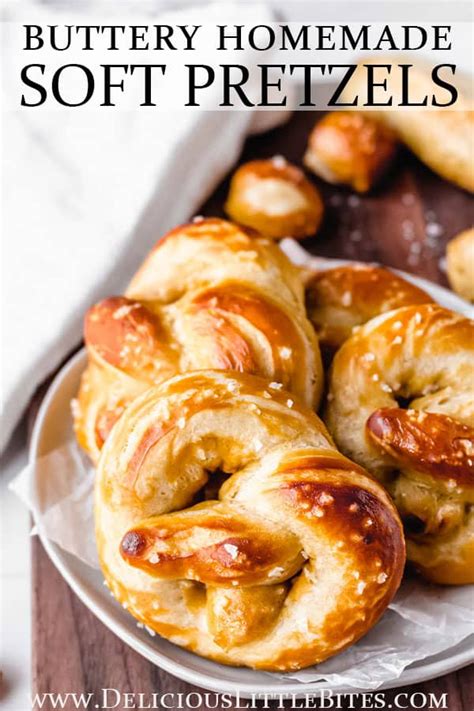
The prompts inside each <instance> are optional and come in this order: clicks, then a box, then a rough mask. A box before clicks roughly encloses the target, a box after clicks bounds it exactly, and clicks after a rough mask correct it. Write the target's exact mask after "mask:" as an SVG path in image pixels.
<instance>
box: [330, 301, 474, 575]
mask: <svg viewBox="0 0 474 711" xmlns="http://www.w3.org/2000/svg"><path fill="white" fill-rule="evenodd" d="M406 408H407V409H406ZM325 420H326V422H327V424H328V427H329V430H330V431H331V433H332V434H333V436H334V439H335V441H336V444H337V445H338V447H339V448H340V449H341V451H342V452H344V454H346V455H347V456H349V457H351V458H352V459H354V461H356V462H358V463H359V464H361V465H362V466H364V467H366V468H367V469H368V470H369V472H371V473H372V474H373V475H375V476H376V477H377V479H379V480H380V481H381V482H383V483H384V484H385V485H386V486H387V488H388V490H389V491H390V493H391V494H392V496H393V497H394V500H395V503H396V505H397V507H398V509H399V511H400V513H401V515H402V520H404V523H405V528H406V534H407V539H408V541H407V555H408V559H409V560H411V561H413V563H414V564H415V566H416V567H417V568H418V569H419V570H420V571H421V572H422V573H423V574H424V575H425V576H426V577H427V578H429V579H430V580H433V581H434V582H439V583H446V584H458V583H468V582H474V429H473V427H474V323H473V322H472V321H470V320H469V319H467V318H465V317H463V316H460V315H458V314H455V313H453V312H451V311H448V310H447V309H444V308H442V307H440V306H437V305H434V304H432V305H420V306H407V307H405V308H401V309H396V310H395V311H391V312H389V313H387V314H384V315H382V316H379V317H377V318H375V319H373V320H372V321H369V322H368V323H367V324H365V326H362V328H361V329H360V330H358V331H357V333H356V334H354V335H353V336H352V337H351V338H350V339H349V340H347V341H346V342H345V343H344V345H343V346H342V347H341V349H340V350H339V351H338V352H337V353H336V356H335V358H334V361H333V364H332V369H331V375H330V384H329V395H328V405H327V411H326V416H325Z"/></svg>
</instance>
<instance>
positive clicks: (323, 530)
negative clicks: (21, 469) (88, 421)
mask: <svg viewBox="0 0 474 711" xmlns="http://www.w3.org/2000/svg"><path fill="white" fill-rule="evenodd" d="M219 472H220V475H219ZM219 476H220V477H221V478H222V477H223V476H228V477H229V478H228V479H227V480H226V481H225V483H224V484H223V485H222V486H221V487H220V490H219V491H218V497H216V496H215V494H213V495H212V494H211V495H212V496H213V498H211V499H207V497H206V492H207V490H208V489H209V488H210V489H211V490H212V489H214V490H215V488H216V486H215V483H214V484H213V479H214V478H215V477H217V478H219ZM217 489H219V486H217ZM203 498H204V501H202V499H203ZM200 499H201V503H198V504H196V503H195V502H196V500H200ZM206 499H207V500H206ZM95 520H96V532H97V547H98V552H99V558H100V562H101V566H102V570H103V572H104V575H105V579H106V581H107V584H108V586H109V588H110V590H111V592H112V594H113V595H114V596H115V597H116V599H117V600H118V601H119V602H120V603H121V604H122V605H123V606H124V607H125V608H126V609H127V610H128V611H129V612H130V613H131V614H132V615H134V616H135V617H136V618H137V619H138V620H139V622H140V623H142V624H144V625H146V626H147V627H148V628H149V629H150V630H152V631H155V632H157V633H158V634H160V635H162V636H163V637H166V638H167V639H169V640H171V641H172V642H174V643H175V644H179V645H181V646H183V647H186V648H187V649H189V650H191V651H193V652H196V653H197V654H200V655H202V656H204V657H208V658H209V659H213V660H215V661H218V662H222V663H224V664H231V665H235V666H249V667H253V668H256V669H266V670H279V671H288V670H292V669H293V670H294V669H299V668H301V667H305V666H309V665H311V664H315V663H318V662H321V661H323V660H324V659H326V658H328V657H330V656H332V655H333V654H336V653H337V652H340V651H342V650H343V649H345V648H346V647H348V646H349V645H350V644H352V643H354V642H355V641H356V640H357V639H359V638H360V637H361V636H362V635H364V634H365V633H366V632H367V631H368V630H369V629H370V628H371V627H372V626H373V625H374V624H375V622H376V621H377V619H378V618H379V617H380V615H381V614H382V613H383V611H384V610H385V609H386V607H387V605H388V603H389V602H390V600H391V599H392V597H393V595H394V593H395V591H396V590H397V588H398V585H399V583H400V579H401V576H402V572H403V566H404V559H405V556H404V541H403V535H402V528H401V523H400V521H399V518H398V515H397V513H396V509H395V508H394V506H393V504H392V503H391V501H390V498H389V497H388V496H387V494H386V493H385V491H384V489H383V487H381V486H380V484H378V483H377V482H376V481H374V480H373V479H372V478H370V477H369V476H368V475H367V474H366V473H365V472H364V471H363V470H362V469H361V468H360V467H358V466H357V465H356V464H353V463H352V462H350V461H349V460H348V459H346V458H345V457H343V456H342V455H341V454H340V453H339V452H338V451H337V450H336V448H335V447H334V445H333V443H332V441H331V438H330V436H329V434H328V433H327V431H326V428H325V427H324V425H323V424H322V422H321V420H319V418H318V417H317V416H316V415H315V414H314V413H313V412H312V411H310V410H309V409H306V408H305V407H303V406H302V405H301V404H300V403H298V402H297V401H296V399H293V396H292V395H290V393H288V392H285V391H284V390H282V389H281V388H280V387H279V385H278V384H277V383H269V382H268V381H266V380H263V379H260V378H256V377H255V376H249V375H246V374H241V373H229V372H223V371H202V372H199V373H188V374H184V375H180V376H177V377H175V378H172V379H171V380H168V381H166V382H165V383H163V384H161V385H159V386H157V387H155V388H151V389H149V390H148V391H147V392H146V393H145V394H144V395H142V396H141V397H139V398H138V399H136V400H135V401H134V402H133V403H132V404H131V405H130V406H129V407H128V408H127V410H126V411H125V412H124V414H123V415H122V417H121V418H120V420H119V421H118V422H117V424H116V425H115V427H114V428H113V430H112V432H111V434H110V436H109V438H108V439H107V442H106V444H105V446H104V449H103V451H102V455H101V458H100V462H99V467H98V472H97V479H96V505H95Z"/></svg>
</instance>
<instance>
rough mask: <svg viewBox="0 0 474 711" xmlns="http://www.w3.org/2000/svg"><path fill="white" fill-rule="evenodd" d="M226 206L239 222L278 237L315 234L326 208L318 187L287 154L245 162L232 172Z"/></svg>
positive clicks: (228, 211)
mask: <svg viewBox="0 0 474 711" xmlns="http://www.w3.org/2000/svg"><path fill="white" fill-rule="evenodd" d="M225 210H226V212H227V214H228V215H229V216H230V217H231V218H232V219H233V220H235V221H236V222H239V223H240V224H242V225H247V226H248V227H253V228H254V229H256V230H258V231H259V232H260V233H261V234H263V235H265V236H267V237H271V238H274V239H281V238H283V237H289V236H291V237H294V238H295V239H300V238H303V237H309V236H311V235H314V234H315V233H316V232H317V230H318V228H319V225H320V224H321V220H322V218H323V212H324V208H323V201H322V199H321V196H320V194H319V192H318V190H317V189H316V187H315V186H314V185H313V184H312V183H311V182H310V181H309V180H308V179H307V178H306V176H305V174H304V173H303V171H302V170H300V169H299V168H297V167H296V166H295V165H292V164H291V163H288V161H286V160H285V158H283V156H275V157H274V158H271V159H269V160H253V161H250V163H245V164H244V165H241V166H240V167H239V168H238V169H237V170H236V171H235V173H234V175H233V176H232V180H231V183H230V190H229V195H228V197H227V202H226V204H225Z"/></svg>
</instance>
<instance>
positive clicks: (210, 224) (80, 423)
mask: <svg viewBox="0 0 474 711" xmlns="http://www.w3.org/2000/svg"><path fill="white" fill-rule="evenodd" d="M84 333H85V342H86V347H87V352H88V359H89V361H88V366H87V370H86V371H85V373H84V375H83V378H82V381H81V387H80V391H79V394H78V399H77V401H76V403H75V408H74V410H75V430H76V434H77V437H78V440H79V442H80V444H81V445H82V446H83V447H84V448H85V449H86V451H87V452H88V453H89V454H90V456H91V458H92V459H93V460H94V461H97V459H98V456H99V453H100V449H101V447H102V445H103V443H104V441H105V440H106V438H107V436H108V434H109V432H110V430H111V428H112V426H113V425H114V423H115V422H116V420H117V419H118V418H119V416H120V415H121V413H122V412H123V411H124V409H125V407H126V406H127V405H128V403H129V402H130V401H131V400H133V399H134V398H135V397H136V396H137V395H139V394H140V393H142V392H143V391H144V390H146V389H147V388H149V387H150V386H151V385H153V384H156V383H159V382H161V381H163V380H165V379H166V378H168V377H171V376H172V375H175V374H177V373H180V372H184V371H187V370H198V369H202V368H218V369H228V370H236V371H245V372H250V373H256V374H259V375H262V376H265V377H268V378H269V379H270V380H272V379H273V380H277V381H278V382H281V383H283V384H284V385H285V387H287V388H288V389H290V390H291V391H293V392H294V393H295V394H296V395H298V396H299V397H300V398H302V399H303V400H304V401H305V402H307V404H308V405H311V406H317V404H318V402H319V398H320V392H321V387H322V366H321V361H320V354H319V347H318V343H317V339H316V336H315V334H314V329H313V328H312V326H311V324H310V323H309V321H308V320H307V318H306V314H305V306H304V291H303V286H302V284H301V280H300V277H299V272H298V270H297V269H296V267H294V266H293V265H292V264H291V263H290V261H289V260H288V259H287V258H286V257H285V255H284V254H283V253H282V252H281V251H280V250H279V249H278V247H277V246H276V245H275V244H274V243H273V242H271V241H270V240H268V239H265V238H262V237H259V236H258V235H256V234H254V233H250V232H248V231H247V230H245V229H244V228H240V227H238V226H236V225H233V224H232V223H230V222H226V221H225V220H220V219H206V220H199V221H196V222H194V223H191V224H188V225H183V226H181V227H178V228H176V229H175V230H172V231H171V232H170V233H169V234H168V235H167V236H166V237H165V238H164V239H163V240H161V241H160V242H159V243H158V244H157V246H156V247H155V249H154V250H153V251H152V253H151V254H150V255H149V256H148V258H147V259H146V260H145V262H144V264H143V266H142V267H141V268H140V270H139V271H138V273H137V274H136V275H135V277H134V278H133V279H132V282H131V284H130V286H129V287H128V289H127V292H126V295H125V296H118V297H112V298H108V299H105V300H103V301H101V302H100V303H99V304H96V305H95V306H93V307H92V308H91V309H90V311H89V312H88V313H87V315H86V318H85V329H84Z"/></svg>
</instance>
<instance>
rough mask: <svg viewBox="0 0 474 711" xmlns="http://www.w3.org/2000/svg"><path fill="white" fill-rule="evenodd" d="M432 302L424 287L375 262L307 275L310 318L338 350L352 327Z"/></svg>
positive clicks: (325, 340)
mask: <svg viewBox="0 0 474 711" xmlns="http://www.w3.org/2000/svg"><path fill="white" fill-rule="evenodd" d="M430 302H432V298H431V297H430V296H428V294H426V293H425V292H424V291H423V290H422V289H419V288H418V287H417V286H415V285H414V284H411V283H410V282H408V281H406V280H405V279H403V278H402V277H400V276H397V274H395V273H394V272H392V271H390V270H389V269H384V268H383V267H376V266H374V265H372V264H362V263H361V264H348V265H346V266H342V267H336V268H335V269H325V270H322V271H317V272H312V273H311V274H310V275H308V276H307V277H306V306H307V312H308V317H309V320H310V321H311V323H312V324H313V326H314V327H315V329H316V333H317V334H318V337H319V342H320V343H321V345H324V346H327V347H329V348H332V349H335V348H339V346H341V345H342V343H343V342H344V341H345V340H346V339H347V338H349V336H350V335H351V334H352V329H353V328H354V327H356V326H361V325H362V324H364V323H366V322H367V321H369V320H370V319H371V318H374V316H378V315H379V314H381V313H385V312H386V311H391V310H392V309H395V308H399V307H401V306H409V305H410V304H427V303H430Z"/></svg>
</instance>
